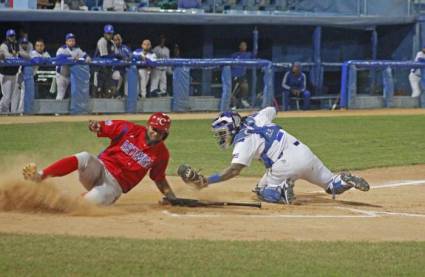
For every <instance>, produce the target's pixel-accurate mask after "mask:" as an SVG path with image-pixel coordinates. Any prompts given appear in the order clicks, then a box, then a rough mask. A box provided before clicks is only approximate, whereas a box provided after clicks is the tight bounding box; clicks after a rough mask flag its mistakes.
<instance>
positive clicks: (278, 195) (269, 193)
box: [257, 185, 282, 203]
mask: <svg viewBox="0 0 425 277" xmlns="http://www.w3.org/2000/svg"><path fill="white" fill-rule="evenodd" d="M257 195H258V196H259V197H260V198H261V200H264V201H266V202H270V203H282V188H281V187H280V186H267V185H266V186H264V187H262V188H260V189H259V190H258V192H257Z"/></svg>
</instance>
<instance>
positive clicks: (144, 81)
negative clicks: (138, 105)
mask: <svg viewBox="0 0 425 277" xmlns="http://www.w3.org/2000/svg"><path fill="white" fill-rule="evenodd" d="M150 75H151V70H150V69H146V68H142V69H139V78H140V95H142V98H145V97H146V87H147V85H148V83H149V77H150Z"/></svg>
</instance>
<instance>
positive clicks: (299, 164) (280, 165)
mask: <svg viewBox="0 0 425 277" xmlns="http://www.w3.org/2000/svg"><path fill="white" fill-rule="evenodd" d="M287 139H288V147H287V149H286V150H284V151H283V155H282V158H281V159H279V160H278V161H276V162H275V163H274V164H273V166H272V168H271V169H269V170H267V171H266V173H265V174H264V176H263V177H262V178H261V180H260V182H259V184H258V185H259V186H261V187H262V186H266V185H267V186H280V185H281V184H282V183H283V182H285V181H286V180H287V179H291V180H293V181H296V180H297V179H303V180H306V181H308V182H310V183H312V184H315V185H318V186H319V187H321V188H323V189H325V190H326V189H327V188H328V186H329V183H331V182H332V178H333V177H334V175H333V174H332V172H331V171H330V170H329V169H328V168H327V167H326V166H325V165H324V164H323V162H322V161H321V160H320V159H319V158H318V157H316V155H314V153H313V152H312V151H311V150H310V148H308V147H307V146H306V145H304V144H303V143H301V142H298V145H295V144H294V143H295V142H296V140H295V139H294V138H293V137H288V138H287Z"/></svg>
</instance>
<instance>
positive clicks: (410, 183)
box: [309, 180, 425, 193]
mask: <svg viewBox="0 0 425 277" xmlns="http://www.w3.org/2000/svg"><path fill="white" fill-rule="evenodd" d="M422 185H425V180H415V181H403V182H400V183H390V184H384V185H377V186H370V189H386V188H397V187H404V186H422ZM309 193H325V192H324V191H323V190H316V191H311V192H309Z"/></svg>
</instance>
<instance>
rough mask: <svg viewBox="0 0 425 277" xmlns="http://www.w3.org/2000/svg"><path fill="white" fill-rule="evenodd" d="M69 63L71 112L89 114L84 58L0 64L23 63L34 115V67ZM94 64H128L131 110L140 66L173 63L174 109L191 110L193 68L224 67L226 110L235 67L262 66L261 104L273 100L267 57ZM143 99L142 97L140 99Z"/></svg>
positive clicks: (97, 62) (100, 62)
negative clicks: (188, 103) (189, 108)
mask: <svg viewBox="0 0 425 277" xmlns="http://www.w3.org/2000/svg"><path fill="white" fill-rule="evenodd" d="M58 65H70V68H71V79H70V80H71V97H70V101H71V103H70V113H71V114H81V113H87V112H89V110H88V99H89V98H90V92H89V90H90V84H89V80H90V70H89V65H88V64H86V63H85V62H84V61H82V60H77V61H75V60H71V59H63V58H62V59H57V58H51V59H48V58H36V59H32V60H31V61H29V60H23V59H20V58H16V59H6V60H5V61H4V62H0V66H22V68H23V70H22V72H23V75H24V83H25V86H24V87H25V96H24V113H25V114H32V113H33V110H32V107H33V103H34V95H35V93H34V78H33V66H58ZM90 65H93V66H108V67H109V66H114V67H119V66H122V67H125V68H126V73H127V83H128V96H127V98H126V109H125V111H126V112H128V113H135V112H136V111H137V102H138V99H137V98H138V90H137V86H138V72H137V70H138V68H140V67H157V66H170V67H172V68H173V100H172V104H171V105H172V107H171V110H172V111H175V112H184V111H188V107H187V102H188V101H187V100H188V98H189V91H190V88H189V86H190V81H189V80H190V70H191V69H194V68H209V69H211V68H219V69H221V80H222V93H221V98H220V104H219V107H217V108H218V109H220V110H221V111H225V110H228V109H230V101H231V100H230V99H231V96H232V76H231V67H232V66H243V67H246V68H255V69H261V70H262V71H263V72H264V75H263V76H264V77H263V79H264V80H263V83H264V87H263V89H262V92H263V94H262V103H261V106H262V107H265V106H269V105H272V103H273V98H274V91H273V66H272V63H271V62H270V61H267V60H233V59H168V60H157V61H140V60H137V61H136V60H134V61H131V62H123V61H120V60H117V59H101V58H98V59H94V60H92V61H91V62H90ZM141 101H143V99H142V100H141Z"/></svg>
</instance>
